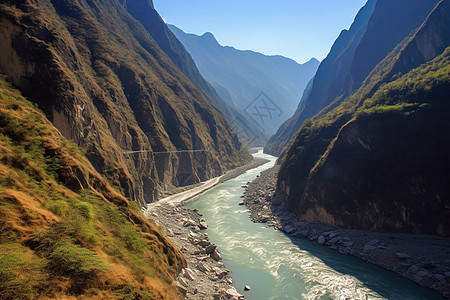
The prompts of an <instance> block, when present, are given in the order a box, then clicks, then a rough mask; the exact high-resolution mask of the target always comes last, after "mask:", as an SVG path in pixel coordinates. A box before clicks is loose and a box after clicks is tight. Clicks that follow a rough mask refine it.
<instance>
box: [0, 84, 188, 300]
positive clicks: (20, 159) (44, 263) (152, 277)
mask: <svg viewBox="0 0 450 300" xmlns="http://www.w3.org/2000/svg"><path fill="white" fill-rule="evenodd" d="M184 265H185V261H184V259H183V258H182V254H181V252H179V250H176V249H175V248H174V246H173V245H172V244H171V243H170V242H169V241H168V240H167V239H166V238H165V237H164V236H163V235H162V234H161V232H160V231H159V229H157V227H156V225H155V224H154V223H150V222H149V221H147V220H146V219H145V218H144V217H143V216H142V215H141V213H140V212H139V206H138V205H137V204H136V203H134V202H129V201H128V200H126V199H125V198H124V197H123V196H121V195H120V194H118V193H117V192H116V191H115V189H114V188H113V187H112V186H111V185H110V184H109V183H108V182H107V181H106V180H105V179H104V178H103V177H102V176H101V175H100V174H99V173H97V171H95V169H94V168H93V166H92V165H91V164H90V163H89V161H88V160H87V159H86V157H84V155H83V151H82V149H80V148H78V147H77V146H76V145H74V144H73V143H71V142H69V141H67V140H66V139H64V138H63V137H62V135H61V134H60V133H59V132H58V130H57V129H56V128H54V127H53V126H52V124H51V123H50V122H49V121H48V120H47V119H46V117H45V116H44V115H43V113H42V112H40V111H38V110H37V109H36V107H35V106H34V105H33V103H31V102H28V101H26V100H25V99H24V98H23V97H22V96H21V95H20V93H19V92H18V91H17V90H13V89H11V88H10V87H9V84H7V83H6V82H5V80H4V77H3V76H1V77H0V295H1V296H0V298H1V299H37V298H39V299H44V298H45V299H62V298H64V299H68V298H80V297H87V298H89V299H150V298H151V299H179V298H181V297H180V296H181V295H180V294H179V292H178V291H177V289H176V287H175V286H174V285H172V282H173V280H174V279H175V277H176V276H177V273H178V271H179V268H181V267H182V266H184Z"/></svg>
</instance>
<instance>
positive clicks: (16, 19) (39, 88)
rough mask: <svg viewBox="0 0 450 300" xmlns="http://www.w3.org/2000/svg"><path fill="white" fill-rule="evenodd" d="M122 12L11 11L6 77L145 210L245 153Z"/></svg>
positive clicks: (57, 5)
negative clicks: (161, 194) (170, 189)
mask: <svg viewBox="0 0 450 300" xmlns="http://www.w3.org/2000/svg"><path fill="white" fill-rule="evenodd" d="M130 2H131V1H130ZM140 2H141V3H142V4H148V3H147V1H146V0H141V1H140ZM122 4H123V3H120V2H118V1H116V0H101V1H100V0H94V1H77V2H73V1H69V0H63V1H50V0H39V1H27V0H20V1H13V2H9V1H8V2H7V3H5V4H3V5H2V6H1V27H0V28H1V30H0V36H1V39H2V41H4V42H3V43H2V44H1V46H0V48H1V51H0V71H1V72H3V73H5V74H6V75H8V76H9V78H10V79H11V80H12V82H13V83H14V84H15V85H16V86H18V87H19V88H20V90H21V91H22V92H23V93H24V95H26V96H28V97H29V98H30V100H32V101H33V102H36V103H38V104H39V106H40V107H41V108H42V109H43V111H44V112H45V114H46V115H47V117H48V118H49V119H50V120H51V121H52V122H53V124H54V125H55V127H57V128H58V129H59V130H60V131H61V133H62V134H63V135H64V136H65V137H66V138H69V139H71V140H73V141H75V142H76V143H78V144H79V145H81V146H83V147H85V148H86V149H87V157H88V158H89V160H90V161H91V162H92V164H93V165H94V166H95V168H96V169H97V170H98V171H99V172H101V173H102V174H104V175H105V176H106V177H107V178H108V180H110V181H111V182H112V183H113V184H114V185H115V186H116V187H117V188H119V190H120V191H122V192H123V193H124V194H125V195H126V196H127V197H129V198H130V199H132V200H135V201H138V202H139V203H141V204H142V205H143V204H144V203H145V202H151V201H154V200H155V199H156V198H157V195H158V189H161V188H164V187H165V186H173V185H186V184H192V183H195V182H199V181H201V180H205V179H207V178H211V177H213V176H216V175H219V174H221V173H223V172H224V171H225V170H226V169H227V168H230V167H233V166H236V165H237V164H238V163H239V156H240V154H239V147H240V146H239V142H238V140H237V137H236V135H235V134H234V133H233V132H232V130H231V127H230V125H229V123H228V122H227V121H226V119H225V118H224V116H223V115H222V114H221V113H220V112H219V111H218V110H217V108H216V107H215V106H214V105H213V104H212V103H211V102H210V101H209V100H208V99H207V98H206V97H205V96H204V94H203V92H202V91H200V90H199V89H198V88H197V87H196V86H195V85H194V84H193V83H192V82H191V81H190V80H189V79H188V78H187V77H186V76H185V75H184V74H183V73H182V72H181V71H180V70H179V69H178V67H177V66H176V65H175V64H174V63H173V62H172V61H171V59H170V58H169V57H168V56H167V55H166V54H165V53H164V52H163V51H162V50H161V49H160V48H159V46H158V44H157V43H156V42H155V41H154V39H153V38H152V36H151V35H150V34H149V32H148V31H147V30H146V29H145V28H144V27H143V26H142V24H140V23H139V22H138V21H136V20H135V19H133V18H132V17H131V16H130V15H129V14H128V13H127V11H126V10H125V9H124V8H123V6H122ZM176 150H204V151H203V152H193V153H185V152H183V153H176V152H174V151H176ZM130 151H134V152H130Z"/></svg>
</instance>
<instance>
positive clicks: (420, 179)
mask: <svg viewBox="0 0 450 300" xmlns="http://www.w3.org/2000/svg"><path fill="white" fill-rule="evenodd" d="M449 24H450V1H447V0H444V1H440V2H439V4H438V5H437V6H436V8H435V9H434V10H433V11H432V13H431V14H430V15H429V17H428V18H427V19H426V20H425V21H424V22H423V24H422V25H421V26H420V28H419V30H418V31H417V32H416V33H415V34H414V35H412V36H407V37H405V39H404V40H403V41H402V42H401V43H400V44H399V45H398V46H397V47H396V48H395V49H394V50H393V51H392V52H391V53H390V54H389V55H387V56H386V58H385V59H384V60H383V61H382V62H380V63H379V64H378V66H376V67H375V68H374V70H373V71H372V72H371V74H370V75H369V77H368V78H367V79H366V80H365V81H364V82H363V84H362V87H361V88H360V89H359V90H358V91H357V92H356V93H355V94H353V95H352V96H351V97H348V98H347V99H345V100H344V101H343V102H342V103H341V104H340V105H338V106H337V107H336V108H334V109H331V110H330V111H329V112H328V113H323V114H322V115H319V116H317V117H316V118H315V119H313V120H308V121H306V122H305V123H304V124H303V126H302V128H301V129H300V131H299V132H298V134H297V135H296V137H295V139H294V140H293V142H292V146H291V147H290V148H289V149H288V151H287V154H286V158H285V160H284V162H283V164H282V167H281V170H280V174H279V181H278V188H277V193H278V197H277V199H276V202H277V203H282V202H283V203H285V205H286V207H287V208H288V209H290V210H293V211H295V212H296V213H297V215H298V217H299V219H301V220H305V221H319V222H324V223H328V224H335V225H342V226H349V227H355V228H365V229H371V230H389V231H407V232H417V233H432V234H439V235H444V236H448V235H450V232H449V231H448V228H450V224H449V223H448V220H449V216H450V211H449V207H450V204H449V203H448V199H450V198H449V190H448V184H447V182H448V181H449V178H448V172H447V171H446V170H447V169H448V167H449V166H450V160H449V159H448V155H447V153H448V152H449V149H450V139H449V135H448V130H447V126H446V125H445V124H446V119H447V117H448V113H449V109H450V106H449V102H448V99H450V94H449V93H448V91H449V90H450V89H449V87H450V49H449V48H447V49H446V50H445V51H444V49H445V48H446V47H449V46H450V38H449V34H448V28H449ZM424 45H426V47H425V48H424V47H423V46H424ZM442 52H443V53H442ZM437 55H439V56H437ZM436 56H437V57H436ZM425 61H428V62H427V63H425V64H422V63H423V62H425ZM421 64H422V65H421ZM414 68H415V69H414Z"/></svg>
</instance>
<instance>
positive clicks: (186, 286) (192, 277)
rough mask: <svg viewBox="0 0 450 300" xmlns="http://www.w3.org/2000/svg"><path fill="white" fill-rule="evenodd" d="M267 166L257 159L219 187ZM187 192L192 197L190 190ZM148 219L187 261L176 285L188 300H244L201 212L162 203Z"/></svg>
mask: <svg viewBox="0 0 450 300" xmlns="http://www.w3.org/2000/svg"><path fill="white" fill-rule="evenodd" d="M267 162H269V160H267V159H262V158H255V159H253V160H252V161H251V162H250V163H248V164H246V165H244V166H241V167H238V168H236V169H233V170H230V171H228V172H227V173H226V174H225V175H223V176H221V177H220V179H219V183H220V182H225V181H227V180H230V179H232V178H235V177H237V176H239V175H241V174H243V173H244V172H246V171H247V170H250V169H254V168H257V167H259V166H260V165H263V164H265V163H267ZM197 187H198V185H197V186H196V188H197ZM185 192H186V193H188V192H189V190H187V191H185ZM145 215H146V217H147V218H150V219H153V220H155V221H156V223H157V224H158V225H160V226H162V227H163V229H164V231H165V233H166V235H167V236H168V237H169V239H170V240H171V241H172V242H173V243H174V244H175V245H176V246H177V247H178V248H179V249H180V250H181V252H182V253H183V254H184V256H185V258H186V261H187V264H188V266H187V268H185V269H183V270H182V271H181V273H180V274H179V276H178V279H177V281H176V282H175V284H176V285H177V286H178V288H179V289H180V291H181V292H182V293H183V294H184V295H185V297H186V299H196V300H213V299H243V298H244V297H243V295H241V294H239V293H238V292H237V291H236V289H235V288H234V287H233V285H232V283H233V282H232V279H231V277H230V276H229V273H230V271H229V270H227V269H226V268H225V265H224V264H223V261H222V257H221V255H220V252H219V249H217V247H216V245H214V244H212V243H211V242H210V240H209V237H208V235H207V234H206V233H204V232H203V230H204V229H206V228H207V227H208V225H207V224H206V222H205V220H204V219H203V218H202V215H201V214H200V213H199V212H198V211H196V210H190V209H187V208H185V207H184V206H183V204H182V203H179V202H176V201H160V202H156V203H152V204H150V205H148V207H147V209H146V210H145Z"/></svg>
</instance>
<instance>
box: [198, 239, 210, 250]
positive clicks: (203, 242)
mask: <svg viewBox="0 0 450 300" xmlns="http://www.w3.org/2000/svg"><path fill="white" fill-rule="evenodd" d="M210 244H211V243H210V242H209V241H208V240H201V241H199V242H198V245H200V246H202V247H203V248H205V247H207V246H209V245H210Z"/></svg>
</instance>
